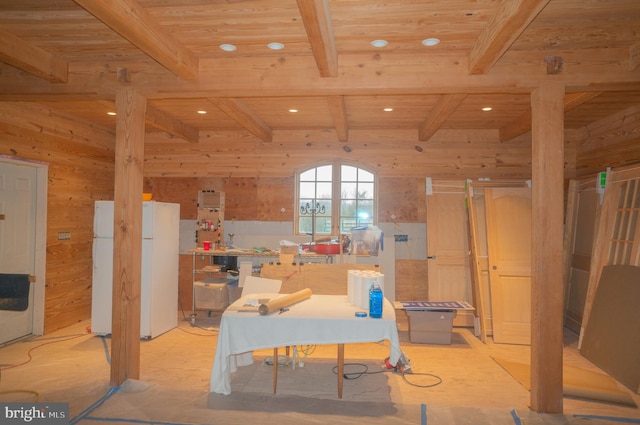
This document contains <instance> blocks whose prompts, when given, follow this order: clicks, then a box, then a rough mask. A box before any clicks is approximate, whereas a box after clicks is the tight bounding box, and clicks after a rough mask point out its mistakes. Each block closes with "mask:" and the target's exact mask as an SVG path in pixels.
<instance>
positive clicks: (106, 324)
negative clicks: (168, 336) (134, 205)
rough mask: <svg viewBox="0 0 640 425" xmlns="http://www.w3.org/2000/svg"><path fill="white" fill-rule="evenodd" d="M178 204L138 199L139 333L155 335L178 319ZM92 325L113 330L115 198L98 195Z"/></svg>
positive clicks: (103, 332) (103, 330)
mask: <svg viewBox="0 0 640 425" xmlns="http://www.w3.org/2000/svg"><path fill="white" fill-rule="evenodd" d="M179 232H180V205H179V204H169V203H164V202H155V201H149V202H143V203H142V276H141V297H140V302H141V306H140V338H143V339H149V338H155V337H156V336H158V335H161V334H163V333H164V332H166V331H168V330H170V329H173V328H175V327H176V326H177V325H178V262H179V240H180V234H179ZM93 234H94V235H93V236H94V237H93V284H92V297H91V331H92V332H93V333H94V334H97V335H108V334H111V315H112V310H111V308H112V297H113V294H112V288H113V201H97V202H96V204H95V212H94V219H93Z"/></svg>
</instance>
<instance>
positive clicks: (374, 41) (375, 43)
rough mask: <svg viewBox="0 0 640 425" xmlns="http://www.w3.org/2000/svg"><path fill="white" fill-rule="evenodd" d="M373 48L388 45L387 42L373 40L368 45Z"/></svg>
mask: <svg viewBox="0 0 640 425" xmlns="http://www.w3.org/2000/svg"><path fill="white" fill-rule="evenodd" d="M370 44H371V45H372V46H373V47H384V46H386V45H388V44H389V42H388V41H387V40H373V41H372V42H371V43H370Z"/></svg>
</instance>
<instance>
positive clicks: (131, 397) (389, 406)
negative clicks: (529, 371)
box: [0, 313, 640, 425]
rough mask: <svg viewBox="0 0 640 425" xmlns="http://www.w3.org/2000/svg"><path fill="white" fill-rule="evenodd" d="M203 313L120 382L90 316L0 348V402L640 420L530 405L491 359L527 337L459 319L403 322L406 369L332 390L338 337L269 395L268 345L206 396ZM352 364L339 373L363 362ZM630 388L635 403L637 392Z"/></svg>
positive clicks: (613, 409)
mask: <svg viewBox="0 0 640 425" xmlns="http://www.w3.org/2000/svg"><path fill="white" fill-rule="evenodd" d="M200 316H203V317H200ZM200 316H199V318H198V320H197V321H196V325H197V326H196V327H192V326H191V325H190V324H189V322H188V321H185V320H180V322H179V326H178V328H176V329H173V330H171V331H169V332H167V333H165V334H164V335H161V336H159V337H157V338H155V339H153V340H150V341H142V342H141V375H140V379H139V380H130V381H127V382H126V383H125V384H123V385H122V386H120V387H112V386H111V385H110V384H109V376H110V363H109V362H110V345H111V340H110V338H108V337H99V336H95V335H92V334H90V333H88V329H89V327H90V322H89V321H87V322H82V323H78V324H76V325H74V326H71V327H69V328H66V329H63V330H60V331H57V332H53V333H51V334H49V335H46V336H42V337H33V338H27V339H24V340H21V341H18V342H15V343H13V344H10V345H7V346H5V347H2V348H0V368H1V372H2V373H1V376H0V401H3V402H7V401H24V402H30V401H40V402H68V403H69V410H70V412H69V413H70V417H71V423H72V424H75V423H78V424H83V425H85V424H90V423H91V424H107V423H113V422H118V423H123V424H128V423H136V424H140V423H142V424H152V423H156V424H157V423H164V424H175V425H183V424H185V425H186V424H245V425H246V424H248V423H278V424H282V425H286V424H296V425H299V424H300V423H323V424H327V423H330V424H350V425H351V424H353V423H354V422H355V423H370V424H396V423H397V424H406V423H409V424H421V423H423V424H430V425H439V424H474V425H477V424H480V425H482V424H534V423H535V424H567V423H570V424H583V423H584V424H585V425H586V424H590V425H594V424H608V423H611V424H613V423H621V422H622V423H625V422H626V423H640V410H638V408H636V407H629V406H623V405H617V404H612V403H605V402H597V401H587V400H582V399H575V398H568V397H565V398H564V414H563V415H548V414H546V415H545V414H537V413H533V412H531V411H530V410H529V407H528V406H529V402H530V394H529V392H528V391H527V390H526V389H525V388H524V387H523V386H522V385H521V384H520V383H518V382H517V381H516V380H515V379H514V378H513V377H512V376H511V375H509V373H507V372H506V371H505V370H504V369H503V368H501V367H500V366H499V365H498V364H497V363H496V362H495V361H494V360H493V359H492V357H503V358H509V359H512V360H515V361H518V360H521V361H525V362H528V359H529V348H528V347H525V346H512V345H500V344H493V343H491V342H489V343H487V344H484V343H482V342H481V341H480V340H479V339H477V338H476V337H475V336H474V335H473V332H472V330H471V329H464V328H454V333H453V337H452V344H451V345H429V344H412V343H410V342H409V335H408V330H407V326H406V322H403V321H402V320H399V323H400V326H399V329H400V340H401V343H402V349H403V351H404V352H405V354H406V355H407V357H408V358H409V359H410V361H411V365H412V371H413V374H411V375H405V376H404V377H403V376H402V374H398V373H392V372H384V373H379V374H372V375H364V376H361V377H359V378H357V379H350V380H346V381H345V389H344V396H343V399H342V400H339V399H337V393H336V392H337V390H335V392H334V389H335V382H336V375H335V374H333V373H332V371H331V368H327V369H324V370H326V372H323V371H322V370H321V371H320V372H319V373H318V372H317V370H316V371H315V372H313V369H314V368H315V369H317V367H316V366H318V367H319V366H320V365H323V364H324V365H329V366H331V365H332V364H335V357H336V347H335V345H327V346H317V347H315V351H313V353H311V354H310V355H309V356H308V357H307V358H306V361H305V366H304V367H305V368H307V370H305V369H303V368H300V367H299V366H298V367H297V368H296V369H292V368H291V367H283V368H281V372H280V374H279V392H278V394H276V395H274V394H273V393H272V392H271V388H272V387H271V386H272V381H271V379H270V376H271V375H270V372H269V371H271V370H272V369H271V366H267V365H263V364H260V363H259V361H260V360H261V359H262V358H264V357H265V356H269V355H271V353H272V351H271V350H266V351H262V352H256V353H255V356H256V359H257V361H256V364H255V365H254V366H248V367H247V368H251V369H245V368H241V369H240V370H239V371H238V373H237V374H236V375H237V376H236V375H234V377H233V380H232V389H233V393H232V394H231V395H230V396H222V395H214V394H210V393H209V375H210V372H211V366H212V361H213V355H214V351H215V347H216V342H217V326H218V323H219V314H218V315H217V314H213V315H212V316H211V317H206V314H204V313H201V314H200ZM576 346H577V337H576V336H575V335H573V334H571V333H568V334H567V335H566V337H565V348H564V359H565V360H564V361H565V364H569V365H572V366H579V367H582V368H585V369H588V370H594V371H598V368H597V367H595V366H594V365H593V364H591V363H590V362H589V361H588V360H586V359H585V358H583V357H582V356H581V355H580V354H579V353H578V352H577V349H576ZM281 352H282V351H281ZM388 353H389V348H388V345H387V343H386V342H381V343H370V344H349V345H346V348H345V358H346V359H345V362H346V363H350V362H358V363H364V364H366V365H367V366H368V368H369V372H375V371H382V370H384V368H383V363H384V359H385V358H386V357H387V356H388ZM350 367H351V366H349V365H347V366H346V368H345V371H346V372H349V371H352V372H357V371H360V370H361V369H358V367H357V366H355V365H354V366H353V367H355V369H350ZM265 371H266V372H265ZM258 373H260V374H261V375H258ZM265 373H266V374H265ZM312 373H315V374H312ZM296 374H297V375H296ZM305 374H308V375H305ZM247 375H252V376H247ZM262 376H264V377H266V379H265V378H262ZM242 379H245V380H246V381H247V382H248V381H249V380H251V382H253V384H248V383H247V382H241V380H242ZM295 379H298V382H297V383H296V382H295ZM288 380H289V381H290V382H289V383H287V382H288ZM440 380H441V382H440V383H438V382H439V381H440ZM262 381H265V382H262ZM436 384H437V385H436ZM256 385H263V387H262V388H258V387H256ZM292 385H293V386H292ZM620 388H621V389H624V387H622V386H620ZM327 389H328V390H327ZM624 390H626V389H624ZM322 391H324V393H322ZM629 394H630V396H631V397H632V398H633V400H634V401H635V403H636V404H640V396H638V395H637V394H632V393H631V392H629ZM613 418H622V419H620V420H615V421H614V419H613Z"/></svg>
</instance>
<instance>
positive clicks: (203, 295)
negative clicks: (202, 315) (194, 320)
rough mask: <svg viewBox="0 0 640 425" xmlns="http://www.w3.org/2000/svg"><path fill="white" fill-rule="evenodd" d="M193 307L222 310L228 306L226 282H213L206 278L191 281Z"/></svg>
mask: <svg viewBox="0 0 640 425" xmlns="http://www.w3.org/2000/svg"><path fill="white" fill-rule="evenodd" d="M193 296H194V297H195V307H196V309H200V310H224V309H225V308H227V307H228V306H229V288H228V287H227V283H226V282H224V283H213V282H210V281H207V279H203V280H199V281H196V282H193Z"/></svg>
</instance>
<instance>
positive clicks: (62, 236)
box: [58, 232, 71, 241]
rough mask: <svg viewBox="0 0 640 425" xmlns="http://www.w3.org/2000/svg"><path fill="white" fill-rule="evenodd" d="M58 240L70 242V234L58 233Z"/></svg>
mask: <svg viewBox="0 0 640 425" xmlns="http://www.w3.org/2000/svg"><path fill="white" fill-rule="evenodd" d="M58 240H59V241H68V240H71V232H58Z"/></svg>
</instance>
